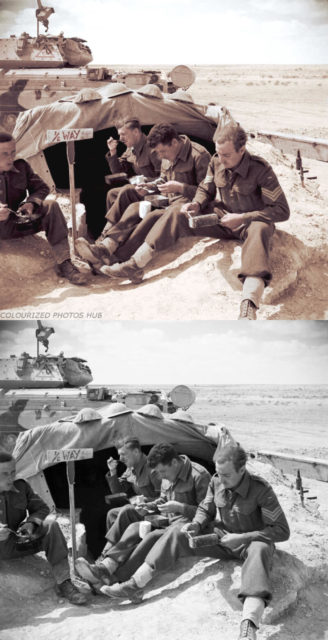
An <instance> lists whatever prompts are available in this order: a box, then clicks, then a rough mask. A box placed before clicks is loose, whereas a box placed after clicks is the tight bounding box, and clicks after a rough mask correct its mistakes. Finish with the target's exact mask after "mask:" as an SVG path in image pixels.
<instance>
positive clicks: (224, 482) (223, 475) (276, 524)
mask: <svg viewBox="0 0 328 640" xmlns="http://www.w3.org/2000/svg"><path fill="white" fill-rule="evenodd" d="M214 461H215V468H216V473H215V475H214V476H213V477H212V479H211V481H210V484H209V487H208V490H207V494H206V497H205V499H204V500H203V502H202V503H201V504H200V505H199V507H198V509H197V510H196V513H195V514H194V516H193V519H192V522H189V523H186V524H185V525H184V526H183V527H179V526H174V527H173V528H171V529H170V528H169V529H167V530H166V531H165V533H164V535H163V536H161V537H160V538H159V539H158V540H157V541H156V542H155V544H154V545H153V546H152V547H151V549H150V550H149V552H148V553H147V555H146V556H144V559H143V560H142V564H140V566H139V568H138V569H137V570H136V571H135V573H134V574H133V575H132V577H131V578H130V579H129V580H127V581H125V582H122V584H114V585H112V586H105V585H104V586H102V587H101V588H100V591H101V592H102V593H104V594H105V595H107V596H108V597H109V598H112V599H115V600H116V599H129V600H131V601H132V602H136V603H138V602H141V600H142V598H143V589H144V587H145V586H146V585H147V584H148V583H149V582H150V581H151V580H152V578H153V577H154V576H155V575H156V573H158V572H159V571H165V570H167V569H169V568H171V567H172V566H174V565H175V563H176V561H177V559H178V558H179V557H182V556H189V555H190V556H203V557H204V556H209V557H211V558H218V559H220V560H233V559H236V560H242V561H243V562H244V564H243V567H242V575H241V589H240V591H239V594H238V597H239V598H240V600H241V602H242V603H243V614H242V623H241V627H240V635H239V639H242V638H247V639H248V640H255V639H256V629H257V628H258V627H259V624H260V621H261V618H262V614H263V611H264V608H265V606H266V605H267V604H268V603H269V602H270V600H271V598H272V589H271V585H270V579H269V574H270V569H271V565H272V557H273V553H274V549H275V542H282V541H284V540H288V538H289V527H288V523H287V520H286V517H285V514H284V512H283V510H282V508H281V506H280V504H279V502H278V499H277V496H276V495H275V493H274V491H273V489H272V487H271V486H270V485H269V483H268V482H267V481H266V480H263V478H261V477H259V476H256V475H253V474H251V473H249V472H248V471H247V470H246V461H247V455H246V453H245V451H244V449H243V448H242V447H240V446H239V445H228V446H226V447H223V448H221V449H220V448H218V449H217V450H216V452H215V454H214ZM214 525H216V526H214ZM202 531H203V532H206V533H208V532H209V531H212V532H213V531H214V532H215V535H214V536H211V537H214V538H215V540H214V541H213V540H211V541H210V542H208V546H205V545H202V546H199V547H197V544H195V543H196V540H194V541H193V540H192V537H193V536H198V535H199V534H200V533H201V532H202ZM190 535H191V536H192V537H191V543H192V544H191V545H190V544H189V541H188V537H189V536H190ZM117 573H118V572H116V574H117ZM117 577H118V576H117Z"/></svg>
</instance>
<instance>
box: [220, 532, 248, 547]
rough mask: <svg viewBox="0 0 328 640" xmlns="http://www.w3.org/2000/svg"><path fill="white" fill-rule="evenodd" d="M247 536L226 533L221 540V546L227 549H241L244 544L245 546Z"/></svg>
mask: <svg viewBox="0 0 328 640" xmlns="http://www.w3.org/2000/svg"><path fill="white" fill-rule="evenodd" d="M245 542H246V540H245V536H244V534H243V533H226V534H225V535H224V536H222V538H221V539H220V544H223V545H224V546H225V547H228V548H229V549H236V548H237V547H240V546H241V545H242V544H245Z"/></svg>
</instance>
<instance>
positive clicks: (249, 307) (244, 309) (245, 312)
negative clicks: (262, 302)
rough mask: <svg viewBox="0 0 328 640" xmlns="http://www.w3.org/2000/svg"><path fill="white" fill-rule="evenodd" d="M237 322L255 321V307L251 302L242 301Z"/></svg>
mask: <svg viewBox="0 0 328 640" xmlns="http://www.w3.org/2000/svg"><path fill="white" fill-rule="evenodd" d="M238 320H256V306H255V304H254V302H252V301H251V300H242V302H241V305H240V313H239V318H238Z"/></svg>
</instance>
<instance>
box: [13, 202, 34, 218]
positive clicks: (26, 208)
mask: <svg viewBox="0 0 328 640" xmlns="http://www.w3.org/2000/svg"><path fill="white" fill-rule="evenodd" d="M17 211H22V212H25V213H28V214H29V215H31V213H33V211H34V205H33V202H24V204H21V206H20V207H18V209H17Z"/></svg>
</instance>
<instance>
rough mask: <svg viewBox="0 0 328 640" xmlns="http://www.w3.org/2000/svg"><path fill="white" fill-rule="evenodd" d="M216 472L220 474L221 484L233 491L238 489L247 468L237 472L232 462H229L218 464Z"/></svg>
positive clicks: (216, 464)
mask: <svg viewBox="0 0 328 640" xmlns="http://www.w3.org/2000/svg"><path fill="white" fill-rule="evenodd" d="M215 470H216V473H217V474H218V477H219V480H220V482H221V484H223V486H224V487H225V488H226V489H233V487H236V486H237V484H238V483H239V482H240V480H241V479H242V477H243V475H244V473H245V467H241V468H240V469H239V470H238V471H236V469H235V467H234V465H233V462H231V460H227V461H226V462H221V463H220V462H216V463H215Z"/></svg>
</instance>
